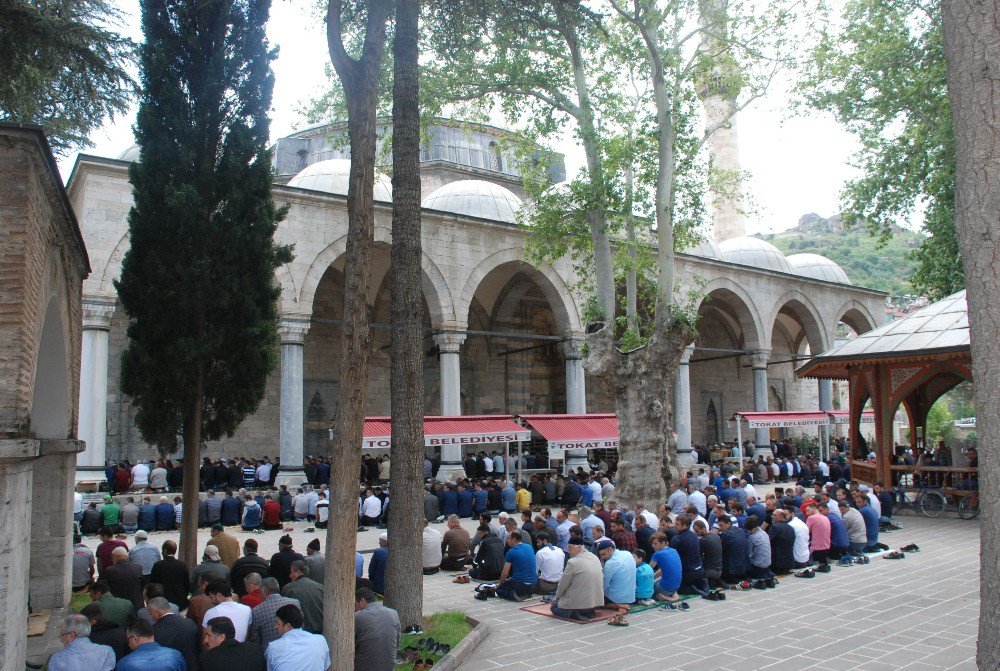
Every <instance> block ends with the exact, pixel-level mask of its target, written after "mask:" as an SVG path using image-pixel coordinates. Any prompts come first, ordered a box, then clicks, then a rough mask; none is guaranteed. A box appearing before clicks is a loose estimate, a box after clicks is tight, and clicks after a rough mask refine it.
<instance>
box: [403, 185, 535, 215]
mask: <svg viewBox="0 0 1000 671" xmlns="http://www.w3.org/2000/svg"><path fill="white" fill-rule="evenodd" d="M423 206H424V207H426V208H428V209H431V210H441V211H443V212H452V213H454V214H464V215H467V216H470V217H479V218H480V219H490V220H492V221H504V222H507V223H508V224H513V223H515V222H516V221H517V210H518V208H520V207H521V199H520V198H518V197H517V196H515V195H514V194H513V193H511V192H510V191H509V190H508V189H505V188H504V187H502V186H500V185H499V184H494V183H493V182H484V181H483V180H481V179H461V180H458V181H457V182H451V183H450V184H445V185H444V186H442V187H441V188H439V189H437V190H435V191H432V192H431V193H430V195H428V196H427V197H426V198H424V202H423Z"/></svg>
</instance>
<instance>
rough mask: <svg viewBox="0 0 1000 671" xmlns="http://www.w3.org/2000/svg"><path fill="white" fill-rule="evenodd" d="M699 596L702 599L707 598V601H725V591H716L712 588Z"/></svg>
mask: <svg viewBox="0 0 1000 671" xmlns="http://www.w3.org/2000/svg"><path fill="white" fill-rule="evenodd" d="M701 598H702V599H707V600H708V601H725V600H726V593H725V592H718V591H716V590H714V589H712V590H709V591H708V594H702V595H701Z"/></svg>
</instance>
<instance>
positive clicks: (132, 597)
mask: <svg viewBox="0 0 1000 671" xmlns="http://www.w3.org/2000/svg"><path fill="white" fill-rule="evenodd" d="M111 560H112V561H113V562H114V563H113V564H112V565H111V566H109V567H108V568H107V569H105V571H104V578H105V580H107V581H108V586H109V587H110V588H111V594H112V596H116V597H118V598H119V599H128V600H129V601H131V602H132V606H133V607H135V609H136V611H138V610H139V609H140V608H142V607H143V601H142V566H140V565H139V563H138V562H134V561H132V560H130V559H129V558H128V550H126V549H125V548H123V547H116V548H115V549H114V551H113V552H112V553H111Z"/></svg>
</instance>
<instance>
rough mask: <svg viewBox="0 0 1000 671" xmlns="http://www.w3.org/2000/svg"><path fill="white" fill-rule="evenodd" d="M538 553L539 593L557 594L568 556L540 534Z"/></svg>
mask: <svg viewBox="0 0 1000 671" xmlns="http://www.w3.org/2000/svg"><path fill="white" fill-rule="evenodd" d="M536 545H537V546H538V552H536V553H535V565H536V566H537V567H538V591H539V592H540V593H542V594H555V593H556V588H557V587H558V586H559V579H560V578H562V574H563V567H564V566H565V565H566V554H565V553H564V552H563V551H562V550H561V549H559V548H557V547H556V546H554V545H552V544H550V543H549V538H548V536H547V535H546V534H539V536H538V541H537V542H536Z"/></svg>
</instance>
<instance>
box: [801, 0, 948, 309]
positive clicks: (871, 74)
mask: <svg viewBox="0 0 1000 671" xmlns="http://www.w3.org/2000/svg"><path fill="white" fill-rule="evenodd" d="M827 18H828V19H829V18H831V17H827ZM838 18H839V20H837V21H833V22H832V23H833V24H835V25H838V26H839V27H835V28H829V29H824V30H823V31H821V32H820V33H819V39H818V43H817V46H816V47H815V48H814V49H813V51H812V57H811V58H810V59H807V60H806V62H805V65H804V66H803V70H802V76H801V80H800V84H799V89H800V92H801V94H802V95H803V98H804V100H805V104H807V105H808V106H810V107H812V108H815V109H819V110H824V111H827V112H830V113H832V114H833V116H834V117H835V118H836V119H837V120H838V121H839V122H841V123H842V124H844V125H845V127H846V128H847V129H848V130H849V131H850V132H851V133H853V134H854V135H856V136H857V137H858V139H859V140H860V141H861V150H860V152H859V154H858V156H857V157H856V164H857V166H858V167H859V168H860V170H861V176H860V177H859V178H857V179H855V180H852V181H851V182H849V183H848V184H847V186H846V188H845V190H844V193H843V200H844V209H845V215H846V216H845V218H846V219H848V220H851V219H853V220H860V221H864V222H867V224H868V227H869V230H870V231H871V233H872V234H873V235H876V236H878V237H879V238H880V240H881V241H882V242H885V241H887V240H888V238H889V237H891V235H892V227H893V226H894V225H897V224H900V223H905V222H907V221H908V220H909V219H910V218H911V216H912V215H913V213H914V211H915V210H918V209H921V208H922V209H923V214H924V231H925V232H926V233H928V234H929V237H927V238H926V239H925V240H924V241H923V243H922V244H921V245H920V246H919V247H918V248H917V249H915V250H914V251H913V252H912V256H913V259H914V260H915V261H916V262H917V265H916V269H915V271H914V272H913V276H912V277H911V278H910V280H911V282H912V283H913V285H914V287H915V288H916V289H917V290H918V291H921V292H926V293H927V294H928V295H930V296H931V297H932V298H940V297H942V296H946V295H948V294H951V293H954V292H955V291H958V290H960V289H961V288H962V287H963V286H964V281H963V275H962V260H961V258H960V257H959V253H958V244H957V241H956V237H955V147H954V137H953V131H952V126H951V111H950V108H949V104H948V92H947V85H946V81H945V61H944V56H943V52H942V42H941V14H940V3H939V2H932V1H931V0H849V1H848V2H847V4H846V5H845V6H844V10H843V15H842V16H841V17H838ZM824 25H829V24H828V23H827V22H824Z"/></svg>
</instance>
